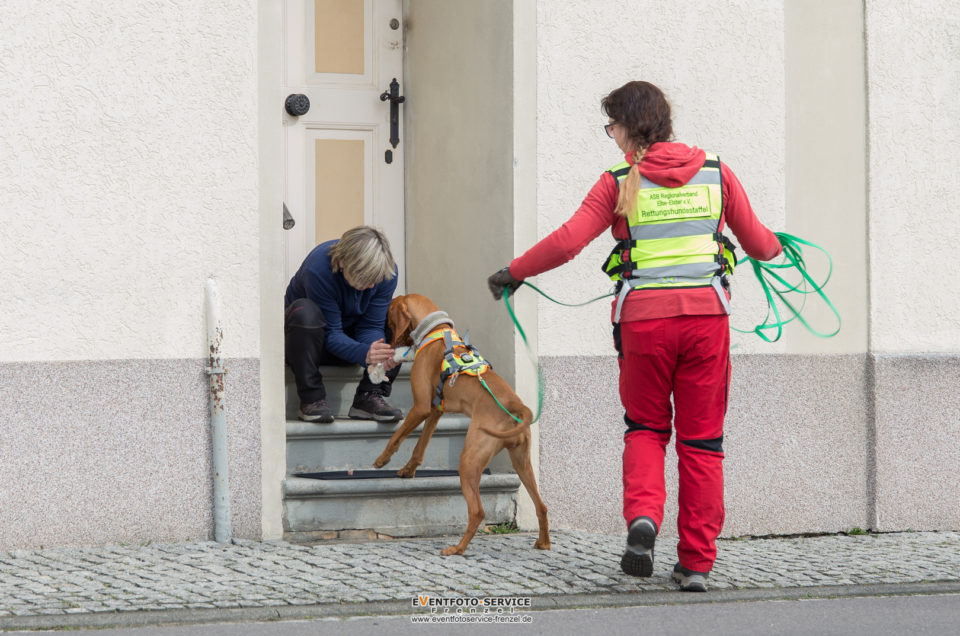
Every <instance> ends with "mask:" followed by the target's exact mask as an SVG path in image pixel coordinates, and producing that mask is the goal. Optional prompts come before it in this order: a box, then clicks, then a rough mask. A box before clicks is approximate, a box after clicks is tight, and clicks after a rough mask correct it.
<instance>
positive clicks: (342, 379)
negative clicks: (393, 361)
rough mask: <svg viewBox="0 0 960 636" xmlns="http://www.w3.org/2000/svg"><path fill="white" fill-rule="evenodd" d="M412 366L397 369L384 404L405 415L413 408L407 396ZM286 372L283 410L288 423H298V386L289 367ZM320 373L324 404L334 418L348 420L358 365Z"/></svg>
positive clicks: (322, 369) (359, 373)
mask: <svg viewBox="0 0 960 636" xmlns="http://www.w3.org/2000/svg"><path fill="white" fill-rule="evenodd" d="M411 366H412V365H411V364H409V363H405V364H403V365H402V366H401V368H400V375H399V376H397V379H396V380H394V381H393V386H392V391H391V393H390V397H389V398H387V401H388V402H389V403H390V405H391V406H393V407H395V408H398V409H402V410H403V413H404V415H406V414H407V412H408V411H409V410H410V407H411V406H413V394H412V393H411V392H410V367H411ZM285 369H286V406H287V409H286V410H287V414H286V418H287V419H288V420H295V419H297V411H298V410H299V408H300V398H298V397H297V385H296V382H295V381H294V377H293V371H291V370H290V367H285ZM320 373H321V374H322V375H323V386H324V388H325V389H326V390H327V404H328V405H329V406H330V410H332V411H333V414H334V415H335V416H336V417H344V418H345V417H347V413H348V412H349V411H350V406H351V405H352V404H353V396H354V394H355V393H356V391H357V385H358V384H359V383H360V379H361V378H362V377H363V369H362V368H361V367H360V366H359V365H353V366H348V367H331V366H324V367H320Z"/></svg>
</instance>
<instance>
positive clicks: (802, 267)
mask: <svg viewBox="0 0 960 636" xmlns="http://www.w3.org/2000/svg"><path fill="white" fill-rule="evenodd" d="M774 234H775V235H776V236H777V239H779V241H780V245H782V246H783V256H784V259H783V262H781V263H776V264H775V263H765V262H762V261H758V260H756V259H753V258H750V257H749V256H746V257H744V259H743V263H750V265H751V267H752V269H753V274H754V276H756V278H757V281H759V283H760V287H761V288H762V289H763V293H764V296H765V297H766V299H767V316H766V318H764V320H763V322H762V323H760V324H758V325H757V326H756V327H754V328H753V329H737V328H736V327H731V329H733V330H734V331H738V332H740V333H755V334H757V335H758V336H760V337H761V338H762V339H764V340H765V341H767V342H776V341H777V340H779V339H780V336H781V335H782V334H783V326H784V325H786V324H789V323H791V322H793V321H794V320H796V321H797V322H799V323H800V324H801V325H803V326H804V327H805V328H806V330H807V331H809V332H810V333H812V334H813V335H815V336H817V337H818V338H831V337H833V336H835V335H837V333H838V332H839V331H840V325H841V321H840V313H839V312H838V311H837V308H836V307H834V305H833V303H832V302H830V299H829V298H827V295H826V294H825V293H824V292H823V288H824V287H825V286H826V284H827V283H828V282H829V281H830V276H831V275H832V274H833V259H832V258H831V257H830V254H829V252H827V250H825V249H823V248H822V247H820V246H819V245H817V244H816V243H811V242H810V241H806V240H804V239H802V238H799V237H797V236H794V235H792V234H787V233H786V232H774ZM803 246H807V247H812V248H814V249H816V250H819V251H820V252H823V254H824V255H825V256H826V257H827V261H828V263H829V268H828V270H827V275H826V276H825V277H824V279H823V281H822V282H819V283H818V282H817V281H815V280H814V279H813V278H812V277H811V276H810V274H809V273H807V266H806V261H805V260H804V258H803ZM791 269H794V270H796V271H797V272H798V273H799V274H800V281H799V282H798V283H797V284H795V285H794V284H790V283H789V282H787V280H786V279H785V278H784V277H783V276H782V275H781V272H783V273H786V270H791ZM522 284H523V285H526V286H527V287H530V288H531V289H533V290H534V291H536V292H537V293H539V294H540V295H541V296H543V297H544V298H546V299H547V300H549V301H551V302H554V303H556V304H558V305H563V306H565V307H582V306H584V305H589V304H590V303H593V302H596V301H598V300H602V299H603V298H607V297H609V296H613V295H614V294H613V293H609V294H604V295H603V296H597V297H596V298H592V299H590V300H588V301H586V302H582V303H564V302H560V301H559V300H556V299H555V298H551V297H550V296H548V295H547V294H546V293H544V292H543V291H542V290H540V289H539V288H538V287H536V286H534V285H531V284H530V283H528V282H526V281H524V282H523V283H522ZM504 292H505V293H504V294H503V304H505V305H506V306H507V313H509V314H510V319H511V320H512V321H513V324H514V326H515V327H516V328H517V331H518V332H519V333H520V338H521V339H523V345H524V347H526V349H527V356H528V357H529V358H530V361H531V362H532V363H533V366H534V367H535V368H536V369H537V415H536V417H534V418H533V421H532V422H530V423H531V424H533V423H534V422H536V421H537V420H539V419H540V412H541V411H542V410H543V386H544V380H543V369H542V368H541V367H540V362H539V361H538V360H537V358H536V356H534V355H533V351H532V350H531V349H530V343H529V342H528V341H527V334H526V333H525V332H524V331H523V327H522V326H521V325H520V321H519V320H517V315H516V314H515V313H514V311H513V307H512V306H510V294H509V293H507V290H504ZM790 293H796V294H800V295H801V298H802V302H801V303H800V307H799V308H797V307H794V305H793V303H791V302H790V301H789V300H788V299H787V297H786V294H790ZM810 294H815V295H817V296H819V297H820V298H822V299H823V301H824V302H825V303H826V304H827V307H829V308H830V311H832V312H833V315H834V316H836V317H837V328H836V329H834V330H833V331H831V332H830V333H823V332H820V331H817V330H816V329H814V328H813V327H812V326H810V323H808V322H807V321H806V320H804V318H803V315H802V312H803V308H804V307H805V306H806V301H807V296H809V295H810ZM774 297H776V298H777V299H779V301H780V302H781V303H782V304H783V306H784V307H785V308H786V309H787V310H789V313H790V317H789V318H787V319H786V320H784V319H783V318H782V317H781V312H780V308H779V307H778V305H777V302H776V301H775V300H774ZM771 313H772V314H773V317H774V318H775V320H773V321H771V320H770V315H771ZM774 329H775V330H776V335H774V336H769V335H767V332H768V331H771V330H774ZM480 382H481V384H483V387H484V388H485V389H486V390H487V392H488V393H489V394H490V395H491V396H492V397H493V399H494V400H495V401H496V403H497V404H498V405H499V406H500V408H501V409H503V410H504V411H505V412H506V413H507V414H508V415H509V416H510V417H512V418H513V419H514V420H515V421H517V422H520V421H521V420H520V419H519V418H517V417H516V416H515V415H514V414H513V413H511V412H510V411H507V409H506V408H504V406H503V405H502V404H500V400H497V396H495V395H493V391H491V390H490V387H488V386H487V383H486V382H484V381H483V379H481V380H480Z"/></svg>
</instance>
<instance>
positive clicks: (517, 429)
mask: <svg viewBox="0 0 960 636" xmlns="http://www.w3.org/2000/svg"><path fill="white" fill-rule="evenodd" d="M511 415H514V416H519V417H520V420H521V422H520V423H519V424H517V425H516V426H514V427H513V428H511V429H509V430H506V431H492V430H490V429H489V428H487V427H486V426H483V425H482V424H481V425H480V430H481V431H483V432H484V433H486V434H487V435H492V436H493V437H498V438H500V439H506V438H508V437H515V436H517V435H519V434H520V433H522V432H523V431H524V430H526V429H528V428H530V422H532V421H533V412H531V411H530V409H528V408H527V407H526V405H524V404H521V405H520V406H519V408H516V409H514V412H512V413H511Z"/></svg>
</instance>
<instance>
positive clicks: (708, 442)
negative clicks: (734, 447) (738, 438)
mask: <svg viewBox="0 0 960 636" xmlns="http://www.w3.org/2000/svg"><path fill="white" fill-rule="evenodd" d="M677 443H678V444H683V445H684V446H689V447H690V448H696V449H699V450H705V451H711V452H713V453H722V452H723V435H721V436H720V437H714V438H713V439H678V440H677Z"/></svg>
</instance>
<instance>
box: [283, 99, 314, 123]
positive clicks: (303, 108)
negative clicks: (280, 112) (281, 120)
mask: <svg viewBox="0 0 960 636" xmlns="http://www.w3.org/2000/svg"><path fill="white" fill-rule="evenodd" d="M283 107H284V108H285V109H286V111H287V112H288V113H290V114H291V115H293V116H294V117H299V116H301V115H306V114H307V112H309V110H310V98H309V97H307V96H306V95H304V94H303V93H293V94H292V95H287V99H286V101H284V102H283Z"/></svg>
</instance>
